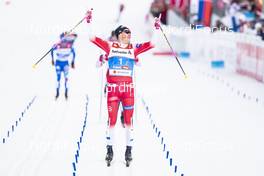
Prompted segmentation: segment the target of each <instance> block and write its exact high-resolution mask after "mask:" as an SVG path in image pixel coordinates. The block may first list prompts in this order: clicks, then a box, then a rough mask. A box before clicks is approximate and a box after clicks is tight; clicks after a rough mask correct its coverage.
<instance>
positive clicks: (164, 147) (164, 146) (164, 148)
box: [163, 144, 166, 152]
mask: <svg viewBox="0 0 264 176" xmlns="http://www.w3.org/2000/svg"><path fill="white" fill-rule="evenodd" d="M165 150H166V144H164V145H163V152H165Z"/></svg>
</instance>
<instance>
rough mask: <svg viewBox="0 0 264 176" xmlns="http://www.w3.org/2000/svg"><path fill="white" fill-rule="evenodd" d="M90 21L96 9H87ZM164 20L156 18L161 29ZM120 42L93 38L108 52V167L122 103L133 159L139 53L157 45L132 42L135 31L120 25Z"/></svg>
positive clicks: (129, 156)
mask: <svg viewBox="0 0 264 176" xmlns="http://www.w3.org/2000/svg"><path fill="white" fill-rule="evenodd" d="M86 20H87V23H90V22H91V20H92V11H88V12H87V16H86ZM159 25H160V21H159V20H156V22H155V27H156V29H158V26H159ZM115 35H116V38H117V41H112V42H109V41H106V40H103V39H101V38H99V37H91V38H90V40H91V42H92V43H94V44H95V45H97V46H98V47H99V48H101V49H102V50H103V51H104V52H105V54H106V57H105V59H106V62H107V63H108V70H107V73H106V79H107V106H108V116H109V118H108V119H109V120H108V135H107V154H106V161H107V163H108V166H110V162H111V161H112V159H113V148H112V146H113V140H114V126H115V124H116V120H117V113H118V109H119V105H120V104H122V106H123V115H124V123H125V129H126V152H125V160H126V161H127V162H128V163H129V162H130V161H131V160H132V154H131V149H132V143H133V137H132V131H133V127H132V116H133V110H134V85H133V71H134V66H135V64H136V62H138V59H137V56H138V55H139V54H141V53H144V52H146V51H148V50H150V49H151V48H153V47H154V45H153V44H152V43H151V42H145V43H140V44H132V43H130V39H131V31H130V29H129V28H128V27H126V26H122V25H120V26H119V27H117V28H116V30H115Z"/></svg>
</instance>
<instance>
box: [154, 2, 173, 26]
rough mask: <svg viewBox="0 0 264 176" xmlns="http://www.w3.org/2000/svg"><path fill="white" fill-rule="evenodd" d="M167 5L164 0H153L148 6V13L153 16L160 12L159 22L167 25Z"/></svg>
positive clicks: (157, 15)
mask: <svg viewBox="0 0 264 176" xmlns="http://www.w3.org/2000/svg"><path fill="white" fill-rule="evenodd" d="M168 9H169V6H168V4H166V2H165V0H154V1H153V2H152V3H151V7H150V13H151V14H152V15H153V17H159V14H160V13H161V20H160V21H161V23H162V24H165V25H167V12H168Z"/></svg>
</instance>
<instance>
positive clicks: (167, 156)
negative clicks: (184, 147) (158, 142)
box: [166, 151, 170, 159]
mask: <svg viewBox="0 0 264 176" xmlns="http://www.w3.org/2000/svg"><path fill="white" fill-rule="evenodd" d="M169 154H170V152H169V151H167V155H166V159H168V158H169Z"/></svg>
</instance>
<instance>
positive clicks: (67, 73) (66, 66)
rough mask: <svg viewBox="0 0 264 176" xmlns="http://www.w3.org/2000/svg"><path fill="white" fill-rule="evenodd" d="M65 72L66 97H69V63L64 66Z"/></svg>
mask: <svg viewBox="0 0 264 176" xmlns="http://www.w3.org/2000/svg"><path fill="white" fill-rule="evenodd" d="M63 74H64V80H65V81H64V87H65V98H68V80H69V78H68V77H69V65H68V64H67V65H65V66H64V68H63Z"/></svg>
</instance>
